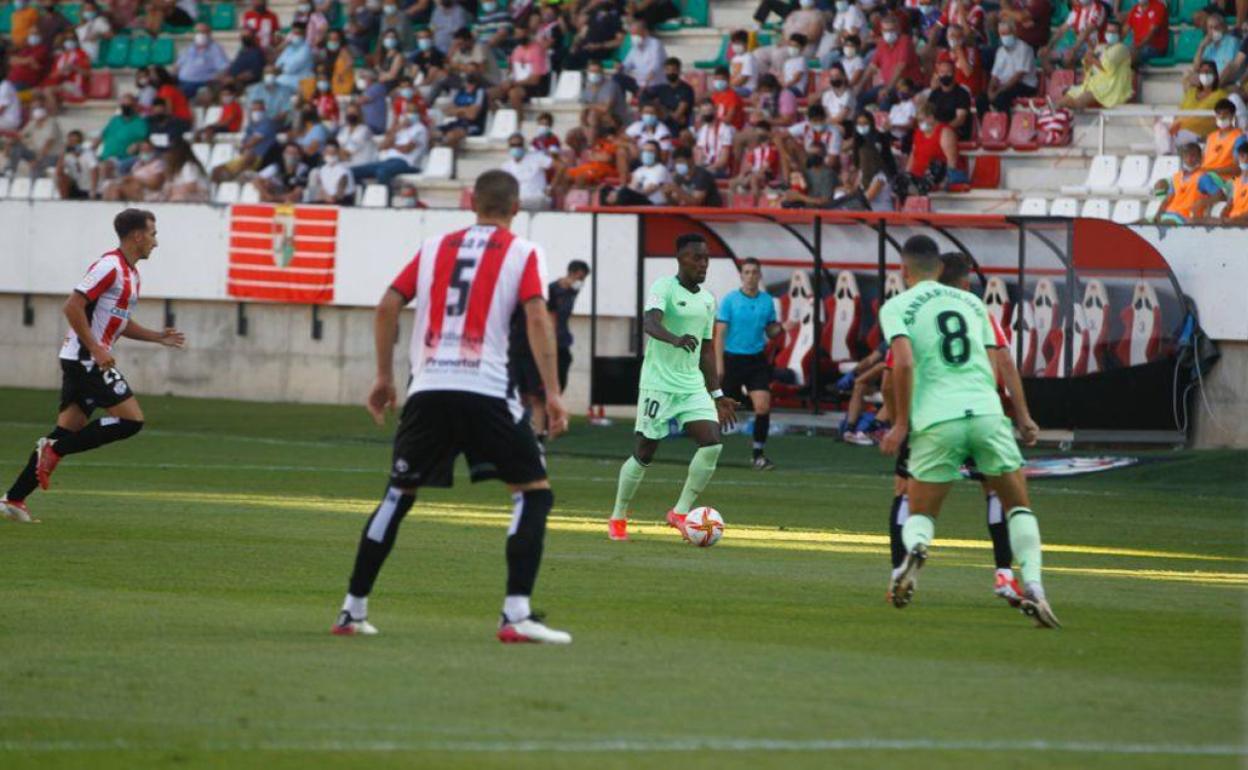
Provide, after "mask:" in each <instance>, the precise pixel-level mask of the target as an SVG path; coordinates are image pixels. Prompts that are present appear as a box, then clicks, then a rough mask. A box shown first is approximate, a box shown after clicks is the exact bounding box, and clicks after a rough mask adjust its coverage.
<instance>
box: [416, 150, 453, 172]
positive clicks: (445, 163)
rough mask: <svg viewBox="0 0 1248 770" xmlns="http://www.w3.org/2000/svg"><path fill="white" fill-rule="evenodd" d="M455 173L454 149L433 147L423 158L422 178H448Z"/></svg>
mask: <svg viewBox="0 0 1248 770" xmlns="http://www.w3.org/2000/svg"><path fill="white" fill-rule="evenodd" d="M454 175H455V151H454V150H452V149H451V148H450V147H434V148H433V149H432V150H430V151H429V157H428V158H427V159H426V160H425V168H424V171H423V172H422V173H421V177H423V178H424V179H450V178H452V177H453V176H454Z"/></svg>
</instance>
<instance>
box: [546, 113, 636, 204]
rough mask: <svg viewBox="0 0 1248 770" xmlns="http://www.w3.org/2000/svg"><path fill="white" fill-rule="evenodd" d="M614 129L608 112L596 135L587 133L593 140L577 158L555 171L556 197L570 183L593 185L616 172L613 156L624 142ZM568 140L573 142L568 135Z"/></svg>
mask: <svg viewBox="0 0 1248 770" xmlns="http://www.w3.org/2000/svg"><path fill="white" fill-rule="evenodd" d="M615 131H616V124H615V122H614V118H612V117H611V116H610V115H607V116H606V117H604V118H603V120H602V123H601V125H600V127H599V129H598V131H597V133H596V135H595V136H592V137H590V139H591V140H592V142H593V144H592V145H591V146H590V147H588V148H586V149H585V151H584V152H583V153H581V156H580V162H579V163H577V164H575V165H573V166H572V167H571V168H568V169H566V171H565V172H564V173H557V174H556V175H555V181H554V183H553V185H552V187H553V188H554V193H555V197H559V198H562V197H563V196H564V195H565V194H566V193H567V191H568V190H569V189H570V188H572V187H581V188H583V187H594V186H596V185H598V184H601V183H602V182H604V181H605V180H606V179H607V178H608V177H610V176H611V175H612V174H614V173H616V159H617V157H618V154H619V152H620V149H621V146H622V145H623V144H624V143H625V142H624V140H621V139H620V138H619V137H618V136H617V135H616V133H615ZM568 143H569V144H571V143H572V142H571V137H569V142H568Z"/></svg>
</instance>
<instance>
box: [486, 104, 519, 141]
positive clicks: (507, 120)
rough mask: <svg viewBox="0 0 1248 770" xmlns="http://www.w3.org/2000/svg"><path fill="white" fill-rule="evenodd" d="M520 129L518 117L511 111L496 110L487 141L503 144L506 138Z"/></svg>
mask: <svg viewBox="0 0 1248 770" xmlns="http://www.w3.org/2000/svg"><path fill="white" fill-rule="evenodd" d="M519 128H520V115H519V114H518V113H517V112H516V111H515V110H511V109H502V110H496V111H495V112H494V119H493V120H492V121H491V122H490V133H489V135H488V137H487V138H488V139H489V141H491V142H505V141H507V139H508V137H510V136H511V135H512V134H514V133H516V131H518V130H519Z"/></svg>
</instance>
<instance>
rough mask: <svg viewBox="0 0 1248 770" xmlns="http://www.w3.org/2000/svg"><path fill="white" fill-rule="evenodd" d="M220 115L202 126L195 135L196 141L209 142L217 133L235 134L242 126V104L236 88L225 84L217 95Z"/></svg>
mask: <svg viewBox="0 0 1248 770" xmlns="http://www.w3.org/2000/svg"><path fill="white" fill-rule="evenodd" d="M219 100H220V102H221V117H219V118H217V121H216V122H215V123H212V124H210V125H207V126H204V127H203V128H201V129H200V130H199V131H198V132H197V133H196V135H195V141H197V142H211V141H212V140H213V139H214V138H216V136H217V134H237V133H238V132H239V131H241V130H242V128H243V106H242V105H241V104H239V102H238V88H236V87H235V86H233V85H228V84H227V85H225V86H222V88H221V93H220V96H219Z"/></svg>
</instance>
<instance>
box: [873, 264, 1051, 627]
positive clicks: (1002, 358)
mask: <svg viewBox="0 0 1248 770" xmlns="http://www.w3.org/2000/svg"><path fill="white" fill-rule="evenodd" d="M940 261H941V273H940V282H941V283H942V284H944V285H946V286H953V287H955V288H958V289H961V290H963V291H968V290H969V289H970V286H971V268H972V265H971V262H970V259H969V258H967V257H966V255H964V254H961V253H959V252H949V253H946V254H942V255H940ZM988 320H989V321H990V322H991V323H992V331H993V336H994V340H995V344H996V347H993V348H989V349H988V355H989V357H990V358H991V359H992V363H993V368H994V370H995V372H996V379H997V384H998V393H999V394H1000V396H1001V399H1002V406H1003V407H1004V410H1005V413H1006V414H1007V415H1009V414H1013V415H1014V418H1015V423H1016V424H1017V426H1018V429H1019V431H1020V432H1021V433H1022V434H1023V441H1024V443H1026V444H1027V445H1029V446H1030V445H1032V444H1034V443H1035V442H1036V435H1037V433H1038V432H1039V429H1038V428H1037V427H1036V423H1035V421H1034V420H1032V419H1031V412H1030V410H1029V409H1028V407H1027V395H1026V393H1025V392H1024V391H1023V381H1022V378H1021V377H1020V376H1019V374H1018V368H1017V367H1016V366H1015V365H1014V359H1013V358H1011V357H1010V351H1009V348H1008V346H1007V341H1006V338H1005V333H1004V332H1002V331H1001V327H1000V326H998V325H997V321H996V319H995V318H993V317H992V316H991V315H989V316H988ZM884 363H885V367H886V368H885V370H884V382H883V385H882V387H881V390H882V391H883V393H884V403H885V404H886V405H887V406H888V410H889V411H890V413H891V412H892V411H893V409H894V407H893V405H892V403H893V402H892V398H893V388H892V382H891V379H892V375H891V368H892V363H893V357H892V351H891V350H890V351H889V354H888V355H887V356H886V357H885V362H884ZM1002 388H1004V389H1005V392H1003V391H1002ZM1006 392H1008V393H1009V396H1007V395H1006ZM1007 399H1008V400H1007ZM909 459H910V444H909V442H908V441H906V442H903V443H902V445H901V449H900V450H899V451H898V453H897V466H896V478H895V479H894V482H893V487H894V490H893V491H894V496H893V504H892V507H891V508H890V509H889V513H888V539H889V545H890V551H891V553H892V561H893V573H892V577H896V576H897V574H898V573H899V572H900V571H901V564H902V562H903V561H905V558H906V547H905V545H904V544H903V543H902V540H901V530H902V527H903V526H905V523H906V519H907V518H908V517H909V515H910V498H909V496H908V495H907V494H906V485H907V483H908V481H909V479H910V471H909V466H908V463H909ZM966 465H967V467H968V469H969V470H970V477H971V478H972V479H974V480H976V481H979V482H980V484H981V486H982V487H983V492H984V500H985V502H986V503H987V509H988V511H987V513H988V515H987V519H988V536H989V537H990V538H992V554H993V559H994V561H995V563H996V571H995V573H994V575H993V593H994V594H995V595H996V596H998V597H1000V598H1002V599H1004V600H1005V601H1006V602H1007V603H1009V605H1010V606H1011V607H1019V606H1021V604H1022V598H1023V589H1022V587H1021V586H1020V585H1019V583H1018V579H1017V578H1016V577H1015V575H1014V570H1013V568H1012V567H1013V563H1014V552H1013V551H1012V550H1011V549H1010V533H1009V528H1008V527H1007V526H1006V523H1005V512H1004V511H1003V510H1002V509H1001V498H1000V497H998V496H997V493H996V492H993V491H992V488H991V487H989V486H988V484H987V483H986V482H985V481H984V477H983V474H981V473H980V472H979V469H978V468H976V467H975V460H974V458H967V461H966ZM892 577H890V578H889V585H890V588H891V585H892ZM888 600H889V601H890V602H901V603H902V604H903V605H904V604H905V603H907V602H909V600H910V597H908V596H896V597H895V596H893V594H892V592H891V590H890V592H889V595H888Z"/></svg>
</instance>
